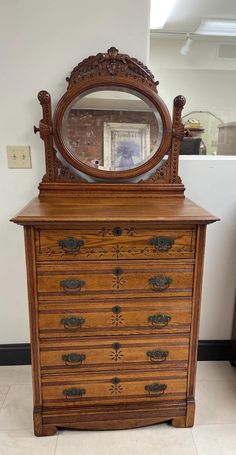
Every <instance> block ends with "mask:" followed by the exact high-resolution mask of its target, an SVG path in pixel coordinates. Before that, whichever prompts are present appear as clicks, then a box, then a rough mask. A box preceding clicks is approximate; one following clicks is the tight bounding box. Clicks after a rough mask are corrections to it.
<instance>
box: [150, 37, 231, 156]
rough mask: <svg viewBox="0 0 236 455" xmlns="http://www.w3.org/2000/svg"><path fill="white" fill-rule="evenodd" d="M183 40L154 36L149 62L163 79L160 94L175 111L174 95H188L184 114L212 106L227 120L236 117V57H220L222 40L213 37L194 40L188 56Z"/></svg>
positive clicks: (159, 78) (217, 113) (209, 108)
mask: <svg viewBox="0 0 236 455" xmlns="http://www.w3.org/2000/svg"><path fill="white" fill-rule="evenodd" d="M183 43H184V41H183V40H180V39H176V40H174V39H156V38H154V39H151V47H150V63H149V66H150V69H151V70H152V71H153V73H154V74H155V77H156V79H157V80H158V81H159V82H160V85H159V86H158V92H159V95H160V96H161V97H162V98H163V99H164V100H165V102H166V104H167V105H168V108H169V109H170V110H171V111H172V104H173V99H174V97H175V96H176V95H184V96H185V98H186V100H187V102H186V105H185V108H184V114H187V113H188V112H191V111H193V110H194V111H196V110H208V111H210V112H212V113H213V114H215V115H216V116H218V117H220V118H221V119H222V120H223V121H224V122H233V121H236V90H235V80H236V60H235V59H219V58H218V56H217V52H218V46H219V43H217V42H211V41H210V42H208V41H194V42H193V45H192V48H191V50H190V52H189V54H188V55H187V56H186V57H185V56H183V55H181V54H180V49H181V47H182V45H183ZM235 153H236V152H235Z"/></svg>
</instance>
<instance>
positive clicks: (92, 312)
mask: <svg viewBox="0 0 236 455" xmlns="http://www.w3.org/2000/svg"><path fill="white" fill-rule="evenodd" d="M62 305H63V308H60V306H62ZM191 305H192V301H191V299H190V298H185V299H175V300H173V299H169V300H168V302H165V301H164V300H163V299H160V300H159V299H157V300H154V299H149V300H147V299H146V300H143V299H138V300H133V301H132V300H131V301H130V300H127V301H125V300H122V299H119V300H118V301H116V302H114V300H105V301H102V302H93V303H92V302H83V301H82V302H81V303H71V302H67V301H65V302H63V303H61V304H55V303H44V304H41V305H40V310H39V329H40V338H41V339H47V338H75V337H80V336H88V335H92V334H95V335H96V334H97V335H114V334H117V333H119V334H122V333H123V334H127V333H129V334H137V333H145V334H152V335H155V334H156V335H157V334H161V333H184V332H185V333H186V332H190V324H191Z"/></svg>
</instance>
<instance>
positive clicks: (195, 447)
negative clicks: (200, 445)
mask: <svg viewBox="0 0 236 455" xmlns="http://www.w3.org/2000/svg"><path fill="white" fill-rule="evenodd" d="M191 436H192V441H193V446H194V450H195V452H196V455H198V450H197V446H196V442H195V439H194V435H193V428H191Z"/></svg>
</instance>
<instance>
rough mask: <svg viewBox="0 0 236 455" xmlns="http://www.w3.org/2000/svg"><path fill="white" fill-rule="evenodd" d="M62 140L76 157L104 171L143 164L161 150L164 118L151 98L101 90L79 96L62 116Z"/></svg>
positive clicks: (115, 90)
mask: <svg viewBox="0 0 236 455" xmlns="http://www.w3.org/2000/svg"><path fill="white" fill-rule="evenodd" d="M61 127H62V128H61V133H62V141H63V145H64V147H65V149H66V150H67V151H68V152H69V154H70V155H71V156H72V157H73V159H74V160H76V161H78V162H80V163H83V164H84V165H87V166H89V167H90V168H96V169H98V170H102V171H118V172H119V171H127V170H130V169H134V168H136V167H138V166H141V165H142V164H144V163H145V162H146V161H148V160H149V159H150V158H152V157H153V155H154V154H155V153H156V152H157V150H158V149H159V147H160V145H161V143H162V139H163V121H162V118H161V116H160V114H159V112H158V110H157V109H156V107H155V106H154V105H153V104H152V103H151V101H149V99H148V98H146V97H144V96H142V95H140V94H137V93H136V92H134V91H132V90H129V91H123V90H122V89H121V88H119V89H114V88H111V89H106V90H103V89H97V90H96V91H94V90H93V91H92V90H90V91H87V92H85V93H82V94H81V95H79V96H77V97H76V98H75V99H73V101H72V102H71V103H70V104H69V106H68V107H67V109H66V110H65V112H64V115H63V117H62V124H61Z"/></svg>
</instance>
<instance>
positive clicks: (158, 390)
mask: <svg viewBox="0 0 236 455" xmlns="http://www.w3.org/2000/svg"><path fill="white" fill-rule="evenodd" d="M166 388H167V385H166V384H160V383H158V382H156V383H154V384H147V385H145V387H144V389H145V390H146V391H147V392H148V393H149V395H151V394H153V393H155V396H156V397H159V396H161V395H163V394H164V392H165V390H166Z"/></svg>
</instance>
